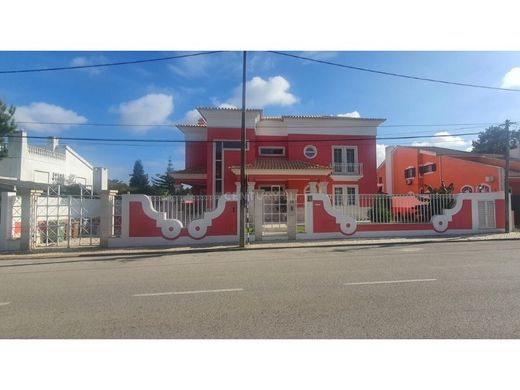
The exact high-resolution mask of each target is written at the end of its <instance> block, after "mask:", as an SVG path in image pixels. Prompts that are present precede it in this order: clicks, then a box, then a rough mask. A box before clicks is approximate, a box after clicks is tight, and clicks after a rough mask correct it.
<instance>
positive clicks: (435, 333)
mask: <svg viewBox="0 0 520 390" xmlns="http://www.w3.org/2000/svg"><path fill="white" fill-rule="evenodd" d="M79 260H80V261H78V259H70V260H69V259H60V260H59V261H52V259H51V260H46V261H43V260H32V261H28V260H27V261H24V260H19V261H17V262H14V261H9V262H7V261H0V338H519V337H520V242H516V241H502V242H500V241H498V242H471V243H469V242H464V243H434V244H415V245H378V246H371V247H366V246H363V247H362V246H359V247H346V246H344V247H325V248H317V247H315V248H303V249H297V248H294V249H272V250H250V251H226V252H217V253H215V252H214V253H203V254H200V253H199V254H178V255H167V256H149V255H141V256H133V257H130V256H128V257H124V256H118V257H111V258H89V259H79ZM34 262H36V263H37V264H30V263H34Z"/></svg>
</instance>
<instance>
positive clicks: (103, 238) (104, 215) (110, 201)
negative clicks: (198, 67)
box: [99, 190, 117, 248]
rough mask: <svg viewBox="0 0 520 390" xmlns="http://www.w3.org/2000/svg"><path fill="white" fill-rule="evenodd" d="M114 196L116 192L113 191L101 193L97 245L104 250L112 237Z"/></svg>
mask: <svg viewBox="0 0 520 390" xmlns="http://www.w3.org/2000/svg"><path fill="white" fill-rule="evenodd" d="M116 195H117V191H115V190H103V191H101V196H100V200H101V218H100V221H99V225H100V226H99V227H100V235H99V244H100V245H101V246H102V247H104V248H107V247H108V240H109V239H110V238H111V237H113V236H114V207H115V197H116Z"/></svg>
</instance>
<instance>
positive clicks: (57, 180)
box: [52, 172, 65, 184]
mask: <svg viewBox="0 0 520 390" xmlns="http://www.w3.org/2000/svg"><path fill="white" fill-rule="evenodd" d="M52 183H53V184H65V174H63V173H56V172H53V173H52Z"/></svg>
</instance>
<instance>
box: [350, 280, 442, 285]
mask: <svg viewBox="0 0 520 390" xmlns="http://www.w3.org/2000/svg"><path fill="white" fill-rule="evenodd" d="M435 280H437V279H408V280H381V281H377V282H354V283H343V284H344V285H345V286H358V285H362V284H390V283H413V282H433V281H435Z"/></svg>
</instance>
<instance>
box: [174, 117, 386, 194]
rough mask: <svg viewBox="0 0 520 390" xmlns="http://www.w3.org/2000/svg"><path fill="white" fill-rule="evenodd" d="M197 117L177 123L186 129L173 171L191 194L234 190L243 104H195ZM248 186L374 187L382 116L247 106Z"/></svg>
mask: <svg viewBox="0 0 520 390" xmlns="http://www.w3.org/2000/svg"><path fill="white" fill-rule="evenodd" d="M197 110H198V111H199V113H200V114H201V116H202V119H201V120H200V121H199V124H197V125H177V127H178V128H179V129H180V130H181V131H182V132H183V133H184V134H185V136H186V141H187V142H186V154H185V159H186V164H185V169H184V170H182V171H174V172H173V173H172V176H173V177H174V178H175V179H176V180H177V181H178V182H181V183H183V184H186V185H190V186H192V191H193V193H194V194H208V195H219V194H223V193H230V192H236V190H237V185H236V184H237V183H238V182H239V178H240V167H239V165H240V131H241V130H240V129H241V110H240V109H229V108H198V109H197ZM245 119H246V129H247V130H246V134H247V151H246V164H247V165H246V175H247V181H248V187H249V188H248V190H252V189H264V190H266V191H279V190H285V189H295V190H297V191H298V193H304V192H305V191H308V189H309V184H310V183H316V184H317V186H318V188H319V189H320V191H321V192H326V193H328V194H336V195H353V194H359V193H365V194H370V193H375V192H376V190H377V185H376V134H377V127H378V126H379V125H380V124H381V123H382V122H384V119H372V118H346V117H335V116H305V115H299V116H291V115H284V116H279V117H266V116H263V111H262V110H255V109H248V110H247V111H246V118H245Z"/></svg>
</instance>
